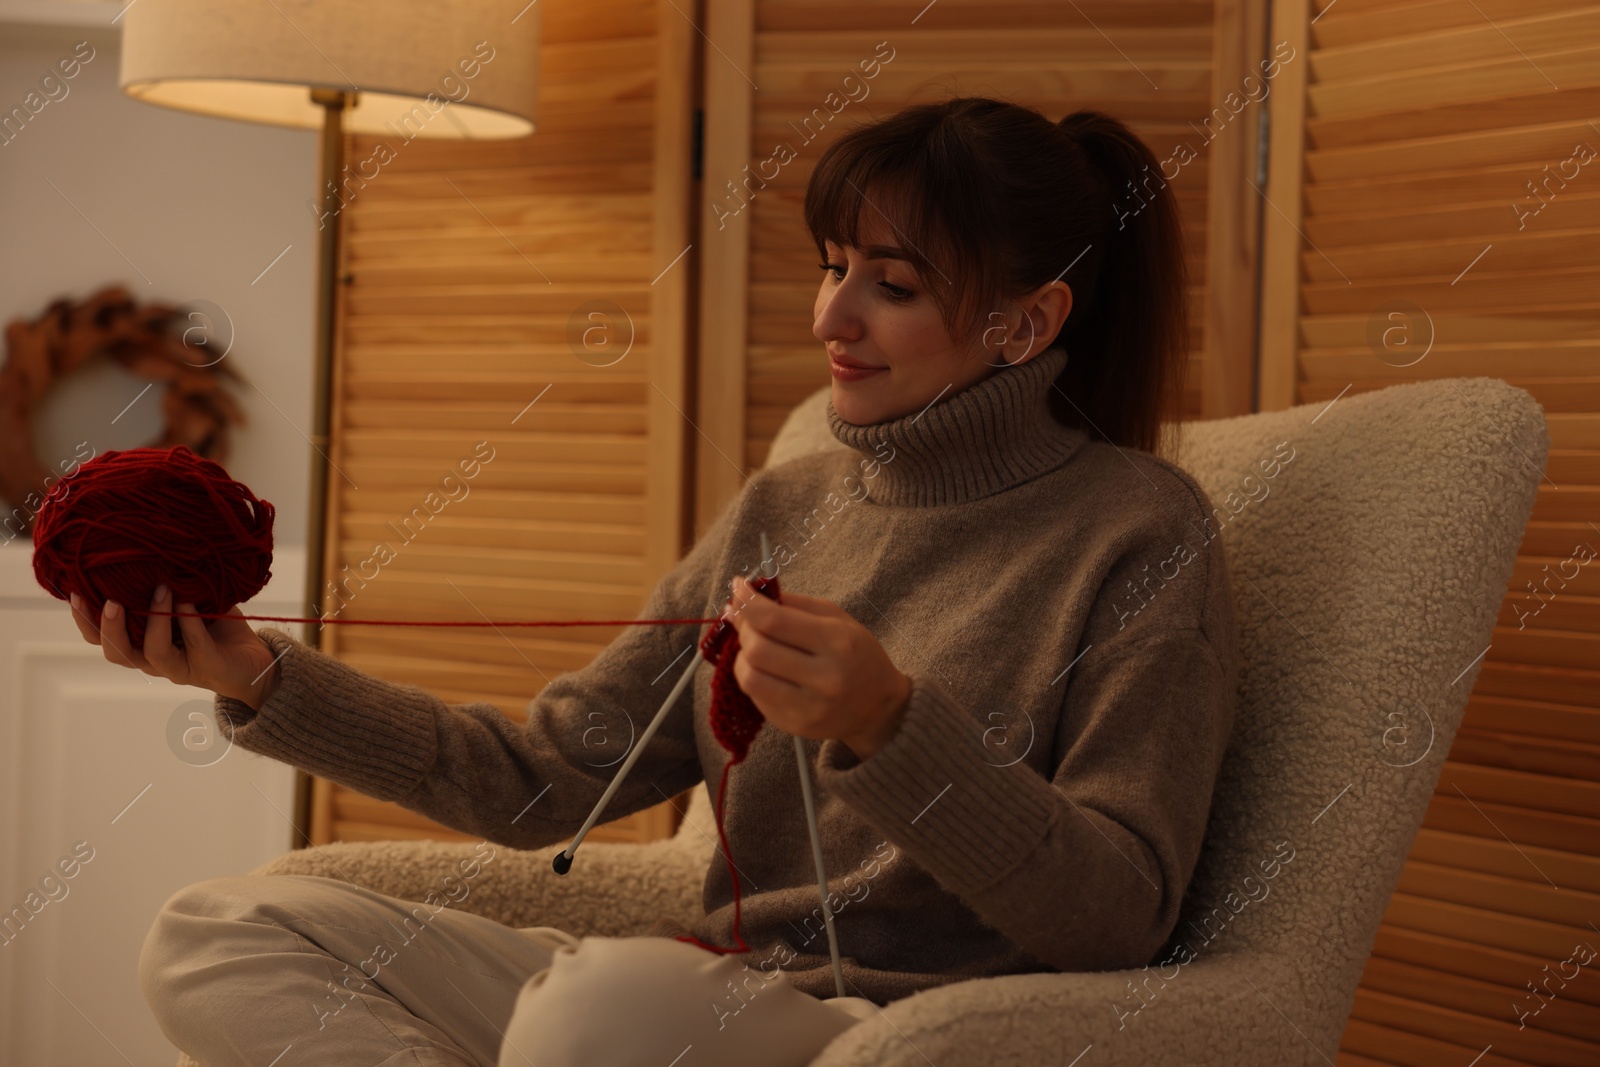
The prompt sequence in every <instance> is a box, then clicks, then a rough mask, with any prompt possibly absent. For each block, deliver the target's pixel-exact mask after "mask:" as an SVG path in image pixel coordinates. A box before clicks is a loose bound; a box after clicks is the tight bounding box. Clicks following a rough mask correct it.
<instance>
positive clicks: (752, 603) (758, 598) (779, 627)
mask: <svg viewBox="0 0 1600 1067" xmlns="http://www.w3.org/2000/svg"><path fill="white" fill-rule="evenodd" d="M733 589H734V593H733V597H732V599H731V600H730V604H732V606H733V609H734V613H733V614H732V615H731V616H730V621H731V622H732V623H733V626H734V629H736V630H738V631H739V639H740V642H741V643H743V642H744V640H745V632H746V628H747V627H754V628H755V629H757V630H759V631H760V632H761V633H763V634H765V635H766V636H767V637H770V638H772V639H773V640H775V641H781V642H783V643H784V644H786V645H792V646H794V647H795V648H797V649H800V650H801V651H803V652H810V653H816V652H818V651H820V650H821V649H822V648H823V647H825V646H826V645H827V644H828V642H829V639H830V633H831V630H832V628H833V627H834V625H836V622H837V620H836V618H834V617H832V616H830V615H828V614H825V613H820V612H812V611H807V610H806V609H805V608H803V607H801V606H800V605H799V604H798V603H795V604H791V603H790V594H788V593H785V594H784V595H783V603H781V604H779V603H776V602H774V601H772V600H769V599H768V598H766V597H764V596H762V595H761V594H759V593H757V592H755V591H754V590H753V589H752V588H751V586H750V583H749V582H747V581H745V580H744V579H743V578H735V579H734V580H733ZM803 599H804V600H807V601H811V602H813V603H816V601H815V600H814V599H813V598H811V597H805V598H803Z"/></svg>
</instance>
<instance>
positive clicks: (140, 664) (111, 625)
mask: <svg viewBox="0 0 1600 1067" xmlns="http://www.w3.org/2000/svg"><path fill="white" fill-rule="evenodd" d="M124 614H125V613H124V611H123V609H122V605H121V604H118V603H117V602H116V601H115V600H108V601H106V606H105V608H104V609H103V610H102V611H101V612H100V647H101V649H102V650H104V652H105V656H106V659H107V660H108V661H109V662H111V663H115V664H118V665H120V666H123V667H132V668H134V669H135V670H141V671H145V672H146V673H154V672H151V671H150V670H149V667H150V663H149V661H148V660H146V659H145V658H144V654H143V653H141V652H138V651H136V650H135V649H134V647H133V642H132V640H131V639H130V638H129V637H128V625H127V620H126V619H125V618H124V617H123V616H124Z"/></svg>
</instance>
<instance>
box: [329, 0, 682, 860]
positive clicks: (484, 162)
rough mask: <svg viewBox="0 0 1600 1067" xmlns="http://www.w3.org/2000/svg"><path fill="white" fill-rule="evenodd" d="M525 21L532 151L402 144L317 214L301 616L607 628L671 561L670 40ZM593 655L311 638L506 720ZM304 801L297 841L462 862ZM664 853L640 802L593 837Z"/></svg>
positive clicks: (669, 14)
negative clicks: (321, 451) (316, 318)
mask: <svg viewBox="0 0 1600 1067" xmlns="http://www.w3.org/2000/svg"><path fill="white" fill-rule="evenodd" d="M532 15H533V17H539V18H541V19H542V20H543V21H542V29H543V34H542V41H541V55H540V85H539V96H540V98H539V107H538V110H539V116H538V118H539V127H538V130H537V132H536V133H535V134H534V135H532V136H531V137H528V138H525V139H521V140H517V141H505V142H501V141H493V142H491V141H478V142H423V141H418V142H416V143H408V144H406V145H404V146H403V147H402V148H401V149H400V150H398V151H397V152H396V154H395V158H394V159H393V160H392V161H391V162H389V163H386V164H385V165H384V168H383V170H382V171H381V172H380V173H379V174H378V175H377V177H375V178H372V179H370V180H368V181H367V182H365V183H364V184H359V185H358V186H357V187H356V188H355V189H354V195H352V196H349V197H348V199H347V201H346V203H345V205H344V207H343V209H342V211H341V213H340V214H341V220H340V221H341V224H342V225H343V226H344V227H345V234H346V240H345V244H344V263H343V272H344V274H345V278H346V284H345V285H344V287H343V288H342V291H341V301H340V308H339V312H340V342H341V343H340V352H339V356H338V366H337V378H338V384H337V387H336V396H335V398H334V433H333V436H334V452H335V455H334V462H335V463H336V464H337V468H338V469H337V471H336V472H335V474H334V475H333V476H332V479H333V480H334V481H335V482H336V483H337V484H336V485H335V487H334V489H335V491H334V497H333V501H332V503H331V506H330V513H329V520H328V521H329V527H330V529H329V535H328V536H329V549H328V561H329V566H328V568H327V573H328V578H329V588H328V590H327V592H326V594H325V610H327V611H329V612H333V611H337V612H338V615H339V616H342V617H343V618H344V619H363V618H379V619H397V620H404V619H419V618H421V619H458V620H462V621H469V622H479V621H483V620H484V619H485V618H488V619H490V620H517V619H526V620H533V619H547V618H628V617H631V616H633V615H634V614H635V613H636V612H637V611H638V609H639V608H640V606H641V605H642V604H643V602H644V599H645V597H646V596H647V595H648V593H649V591H650V589H651V587H652V586H653V585H654V584H655V581H656V580H657V579H658V578H659V577H660V576H661V574H662V573H663V572H664V571H665V570H666V569H667V568H668V567H669V566H670V565H671V564H672V563H673V562H675V561H676V560H677V558H678V557H679V556H680V555H681V553H682V551H683V550H684V548H685V538H684V535H685V533H686V531H687V525H688V524H687V521H686V518H687V514H688V503H689V492H688V486H687V483H686V481H685V479H684V476H683V475H684V461H685V456H686V453H685V448H686V445H687V435H688V433H689V432H691V431H690V429H689V427H688V425H687V423H686V421H685V419H684V417H683V414H682V412H683V411H684V410H686V409H688V408H689V407H690V406H691V405H689V403H688V397H687V395H686V392H687V385H688V379H687V375H686V367H687V364H686V353H685V345H686V335H687V302H688V293H689V288H688V271H689V270H690V268H689V267H688V266H680V267H679V269H678V270H677V271H676V272H671V271H667V270H666V269H665V268H667V267H668V266H669V264H672V263H673V262H674V257H677V256H678V255H679V253H680V252H681V251H682V250H683V248H684V245H685V244H687V243H688V237H687V234H688V218H687V217H686V215H685V212H684V206H685V205H686V204H687V202H688V194H689V181H690V176H689V158H688V152H689V134H690V124H691V116H692V105H691V99H690V97H691V94H692V92H693V87H692V84H691V67H692V61H693V57H694V47H695V45H694V40H695V31H694V28H693V26H691V25H690V24H688V23H686V22H685V20H684V18H683V16H682V15H681V14H680V13H679V12H678V11H677V10H676V9H675V8H674V7H673V6H672V5H670V4H668V5H661V4H655V3H646V2H641V0H584V2H583V3H579V2H578V0H547V2H546V3H544V4H540V5H539V8H538V10H537V12H535V13H532ZM378 141H379V138H378V137H355V138H352V139H350V141H349V143H348V148H347V151H348V154H349V157H350V158H351V159H352V160H360V159H366V158H368V157H369V156H370V155H371V154H372V152H373V151H374V149H375V148H376V147H377V144H378ZM595 302H603V303H604V305H605V307H604V308H603V309H602V312H601V317H600V318H599V319H598V320H597V319H596V318H595V317H594V316H591V315H588V314H586V312H587V311H588V309H587V308H585V306H584V305H586V304H591V303H595ZM602 342H603V343H602ZM480 443H482V444H483V446H484V448H482V449H480V448H479V447H478V445H479V444H480ZM488 448H492V449H493V452H492V453H488V452H487V449H488ZM474 459H475V460H477V463H476V464H475V465H473V466H466V465H463V464H464V461H467V460H474ZM380 548H381V549H383V550H386V551H380ZM620 632H621V628H620V627H607V628H603V629H602V628H594V629H588V628H583V629H571V630H545V629H533V628H517V627H510V628H501V629H499V630H498V631H497V630H495V629H490V628H472V629H465V628H463V629H458V630H446V629H432V628H429V629H422V628H405V627H396V628H381V627H373V626H333V627H329V628H328V632H327V634H326V635H325V637H324V648H325V650H326V651H328V652H330V653H332V654H334V655H337V656H338V657H339V658H340V659H341V660H343V661H344V662H346V663H349V664H350V665H352V666H354V667H356V668H357V669H358V670H362V671H365V672H367V673H369V674H371V675H373V676H375V677H379V678H383V679H387V680H391V681H395V682H402V683H406V684H411V685H418V686H421V687H423V688H425V689H427V690H429V691H430V692H432V693H434V694H436V695H437V696H439V698H440V699H442V700H445V701H447V702H450V703H457V704H460V703H471V702H484V703H489V704H492V705H494V706H497V707H499V708H500V709H501V710H502V712H503V713H505V714H506V715H507V717H508V718H510V719H512V720H513V721H520V720H521V718H522V715H523V710H522V709H523V707H524V706H525V705H526V703H527V701H528V700H529V699H531V698H532V697H534V696H536V695H537V694H538V693H539V692H540V691H541V690H542V689H543V688H544V686H545V685H546V684H547V683H548V681H549V680H550V679H551V678H553V677H555V676H557V675H559V674H561V673H563V672H566V671H571V670H576V669H578V668H580V667H582V666H584V665H585V664H587V663H588V662H589V661H590V660H591V659H592V658H593V657H594V655H595V654H596V653H597V652H598V651H599V650H600V649H601V648H603V647H605V645H606V643H607V642H609V641H610V640H613V639H615V637H616V636H617V635H618V634H619V633H620ZM317 785H318V787H317V789H316V790H314V803H315V806H316V808H317V813H316V818H315V819H314V822H315V824H316V825H317V826H318V827H319V832H318V834H317V837H318V840H319V842H320V841H327V840H334V839H343V840H375V839H382V838H439V839H444V840H466V839H467V838H465V837H464V835H462V834H460V833H457V832H454V831H450V830H447V829H445V828H443V827H440V826H438V825H436V824H434V823H433V822H431V821H430V820H427V819H424V818H422V817H421V816H418V815H415V814H414V813H410V812H407V811H405V810H404V809H403V808H400V807H398V806H396V805H393V804H387V803H380V802H378V801H376V800H373V799H372V798H370V797H364V796H361V795H359V794H356V793H353V792H351V791H349V790H346V789H343V788H341V787H337V786H334V785H333V784H332V783H326V782H320V783H318V784H317ZM675 826H676V813H675V809H673V808H672V807H671V805H670V804H666V803H663V804H662V805H661V806H660V807H658V808H656V809H652V810H650V811H646V812H641V813H638V814H637V815H634V816H631V817H630V818H628V819H625V820H622V821H621V822H618V823H614V824H612V825H611V826H607V827H600V828H597V829H596V831H595V834H594V835H593V836H594V837H595V839H599V840H619V841H620V840H645V839H649V838H653V837H657V836H661V835H663V834H665V833H670V832H671V831H672V829H673V828H674V827H675Z"/></svg>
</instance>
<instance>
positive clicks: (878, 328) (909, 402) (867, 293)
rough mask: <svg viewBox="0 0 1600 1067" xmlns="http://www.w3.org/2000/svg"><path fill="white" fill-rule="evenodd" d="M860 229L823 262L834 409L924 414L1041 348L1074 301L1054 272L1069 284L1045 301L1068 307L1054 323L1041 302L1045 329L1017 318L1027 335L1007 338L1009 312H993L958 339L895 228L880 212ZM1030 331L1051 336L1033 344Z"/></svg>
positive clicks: (880, 415) (884, 417)
mask: <svg viewBox="0 0 1600 1067" xmlns="http://www.w3.org/2000/svg"><path fill="white" fill-rule="evenodd" d="M859 236H860V239H861V241H862V246H861V247H859V248H857V247H843V246H840V245H836V244H834V243H833V242H832V241H829V242H827V243H826V245H825V248H826V251H827V256H828V259H827V262H828V264H829V269H827V270H824V271H823V276H822V285H821V287H820V288H819V289H818V290H817V302H816V305H815V307H814V308H813V311H812V317H813V321H812V324H811V332H812V333H813V334H815V335H816V337H817V339H818V340H819V341H822V342H823V343H824V344H825V345H826V346H827V352H828V365H829V371H830V372H831V373H832V375H833V396H832V400H833V409H834V411H836V412H838V414H839V417H840V418H842V419H844V420H845V421H846V422H850V423H855V424H856V425H866V424H869V423H875V422H886V421H888V420H890V419H896V418H900V417H901V416H904V415H912V414H916V413H917V412H920V411H922V410H923V409H924V408H926V407H928V406H929V405H930V404H932V403H933V402H934V401H935V400H944V399H948V398H949V397H951V396H954V395H955V394H956V393H959V392H961V390H963V389H966V388H967V387H968V386H971V385H975V384H977V383H978V382H980V381H982V380H983V379H984V378H987V377H988V376H989V375H991V374H993V373H994V372H995V371H996V370H999V369H1000V368H1001V367H1003V366H1005V364H1006V362H1007V361H1009V362H1010V363H1012V364H1016V363H1021V362H1024V361H1025V360H1027V359H1030V358H1032V357H1033V356H1034V355H1036V354H1037V353H1038V352H1039V351H1041V350H1042V349H1043V348H1044V347H1045V339H1048V338H1051V337H1054V336H1055V334H1056V331H1057V330H1058V329H1059V328H1060V325H1061V321H1062V320H1063V319H1065V317H1066V309H1067V308H1069V307H1070V306H1071V295H1070V290H1066V286H1065V284H1063V283H1061V282H1052V283H1050V285H1049V286H1046V287H1045V290H1051V289H1052V288H1054V289H1059V290H1064V291H1066V295H1065V298H1063V297H1062V296H1061V295H1060V293H1057V294H1056V295H1054V296H1052V297H1050V298H1049V299H1047V300H1046V301H1045V303H1046V304H1047V305H1053V306H1054V308H1059V312H1060V313H1059V316H1057V317H1054V319H1053V324H1052V322H1051V316H1050V315H1049V314H1048V313H1047V314H1045V316H1044V317H1043V318H1040V317H1039V315H1038V313H1037V311H1036V312H1035V314H1034V315H1032V316H1030V318H1031V319H1032V320H1033V322H1032V325H1033V326H1034V327H1036V328H1037V329H1036V330H1035V329H1032V328H1030V325H1029V324H1027V323H1022V321H1021V319H1020V318H1018V319H1016V320H1015V321H1016V322H1017V323H1018V324H1019V325H1021V327H1022V335H1021V337H1019V338H1013V339H1011V340H1010V343H1009V344H1008V343H1007V331H1006V329H1005V327H1004V326H1003V325H1002V322H1003V320H1002V319H1000V318H998V317H995V318H990V319H989V320H988V321H989V322H991V323H993V324H996V328H994V329H986V330H984V331H982V332H980V334H979V336H978V337H976V338H974V339H973V341H972V342H971V343H969V344H958V343H957V342H956V341H955V340H954V339H953V338H952V337H951V336H950V334H949V333H948V332H947V331H946V330H945V326H944V322H943V320H942V319H941V318H940V316H939V309H938V308H937V307H936V306H935V305H934V303H933V299H932V298H931V296H930V295H929V293H928V291H927V287H926V286H925V285H924V284H923V282H922V280H921V279H920V278H919V277H918V276H917V273H916V271H915V269H914V268H913V267H912V265H911V263H910V262H909V261H907V260H906V259H905V258H903V257H904V255H905V253H904V252H903V251H901V247H902V246H901V245H900V243H899V241H898V240H897V239H896V237H895V235H894V232H893V231H892V230H891V229H890V228H889V227H888V226H886V225H883V224H882V220H881V218H879V219H876V220H872V221H870V222H869V220H868V219H866V218H863V219H862V225H861V232H860V234H859ZM1063 299H1064V303H1063ZM1044 310H1046V311H1047V312H1048V311H1049V310H1053V308H1046V309H1044ZM1030 332H1034V333H1039V334H1042V337H1035V338H1034V340H1033V343H1032V344H1029V343H1028V335H1029V333H1030ZM857 367H866V368H870V369H867V370H859V369H856V368H857Z"/></svg>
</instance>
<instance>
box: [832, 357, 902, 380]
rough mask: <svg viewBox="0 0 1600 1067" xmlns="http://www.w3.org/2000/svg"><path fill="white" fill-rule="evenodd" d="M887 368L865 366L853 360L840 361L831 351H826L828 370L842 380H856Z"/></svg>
mask: <svg viewBox="0 0 1600 1067" xmlns="http://www.w3.org/2000/svg"><path fill="white" fill-rule="evenodd" d="M888 369H889V368H888V367H866V366H862V365H860V364H858V363H853V362H840V358H839V357H838V356H836V355H834V354H833V353H832V352H829V353H828V370H829V372H830V373H832V375H833V376H834V377H835V378H837V379H839V380H840V381H842V382H858V381H860V380H861V379H863V378H870V377H872V376H873V375H874V374H878V373H881V372H882V371H886V370H888Z"/></svg>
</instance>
